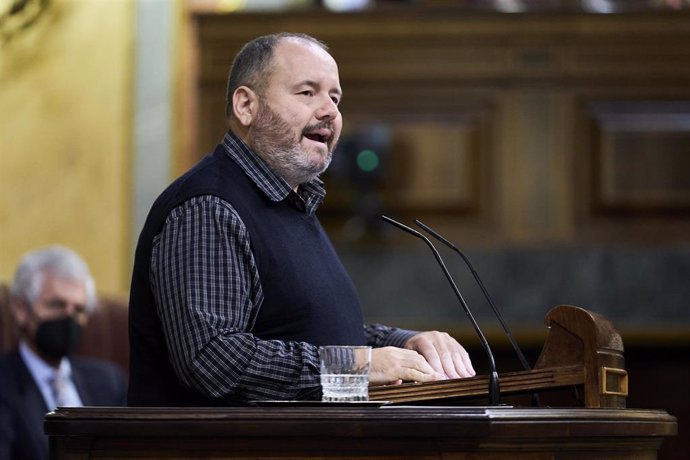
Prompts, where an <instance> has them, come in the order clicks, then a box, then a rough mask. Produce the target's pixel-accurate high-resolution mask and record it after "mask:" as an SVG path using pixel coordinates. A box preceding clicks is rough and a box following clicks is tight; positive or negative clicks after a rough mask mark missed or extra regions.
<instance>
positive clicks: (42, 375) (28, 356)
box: [19, 341, 72, 382]
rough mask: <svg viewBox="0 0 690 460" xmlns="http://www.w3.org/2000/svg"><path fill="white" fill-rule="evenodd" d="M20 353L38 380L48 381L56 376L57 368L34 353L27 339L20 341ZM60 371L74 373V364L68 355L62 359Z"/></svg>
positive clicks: (66, 373)
mask: <svg viewBox="0 0 690 460" xmlns="http://www.w3.org/2000/svg"><path fill="white" fill-rule="evenodd" d="M19 353H20V354H21V356H22V359H23V360H24V363H26V367H27V368H28V369H29V372H30V373H31V375H32V376H33V378H34V380H35V381H36V382H47V381H48V380H50V379H52V378H54V377H55V373H56V372H57V370H56V369H55V368H54V367H53V366H51V365H50V364H48V363H47V362H45V361H44V360H43V359H41V357H40V356H38V355H37V354H36V353H34V351H33V350H32V349H31V348H30V347H29V345H28V344H27V343H26V342H25V341H21V342H20V343H19ZM60 372H61V373H63V374H64V375H72V366H71V364H70V362H69V359H67V358H66V357H63V358H62V359H61V360H60Z"/></svg>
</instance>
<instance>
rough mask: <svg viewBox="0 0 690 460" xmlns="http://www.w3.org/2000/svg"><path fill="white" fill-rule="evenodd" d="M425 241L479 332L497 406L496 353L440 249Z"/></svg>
mask: <svg viewBox="0 0 690 460" xmlns="http://www.w3.org/2000/svg"><path fill="white" fill-rule="evenodd" d="M424 242H425V243H427V246H429V248H430V249H431V252H433V254H434V257H435V258H436V261H437V262H438V264H439V265H440V266H441V269H442V270H443V274H444V275H446V279H447V280H448V282H449V283H450V285H451V286H452V288H453V292H454V293H455V296H456V297H457V298H458V300H459V301H460V304H461V305H462V307H463V310H465V314H466V315H467V317H468V318H469V320H470V322H471V323H472V327H474V330H475V332H476V333H477V336H479V341H480V342H481V344H482V348H484V352H485V353H486V357H487V358H488V360H489V369H490V373H489V403H490V404H491V405H492V406H497V405H498V404H499V394H500V385H499V383H498V372H497V371H496V362H495V361H494V355H493V353H492V352H491V348H490V347H489V342H488V341H487V340H486V337H485V336H484V333H483V332H482V330H481V329H480V328H479V325H478V324H477V321H476V320H475V319H474V316H472V313H470V308H469V307H468V306H467V302H465V299H464V298H463V296H462V293H461V292H460V289H458V286H457V285H456V284H455V281H454V280H453V277H452V276H451V275H450V272H449V271H448V268H447V267H446V264H445V263H443V259H442V258H441V255H440V254H439V253H438V250H437V249H436V248H435V247H434V245H433V244H431V242H430V241H428V240H426V239H424Z"/></svg>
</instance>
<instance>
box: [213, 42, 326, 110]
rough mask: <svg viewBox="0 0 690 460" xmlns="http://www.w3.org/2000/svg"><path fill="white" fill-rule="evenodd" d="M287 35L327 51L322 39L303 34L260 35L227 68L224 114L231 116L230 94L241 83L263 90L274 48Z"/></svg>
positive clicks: (258, 90)
mask: <svg viewBox="0 0 690 460" xmlns="http://www.w3.org/2000/svg"><path fill="white" fill-rule="evenodd" d="M290 38H293V39H298V40H304V41H305V42H309V43H313V44H315V45H317V46H319V47H321V48H322V49H323V50H324V51H326V52H328V46H327V45H326V44H325V43H324V42H322V41H321V40H319V39H317V38H314V37H312V36H311V35H307V34H303V33H293V32H280V33H277V34H272V35H263V36H261V37H257V38H255V39H253V40H251V41H249V42H247V43H246V44H245V45H244V46H243V47H242V49H241V50H240V51H239V52H238V53H237V55H236V56H235V59H234V60H233V62H232V66H231V67H230V73H229V75H228V87H227V92H226V100H225V115H227V116H228V117H231V116H232V96H233V94H235V90H236V89H237V88H239V87H240V86H248V87H249V88H251V89H252V90H254V91H255V92H257V93H259V94H261V93H263V91H264V90H265V89H266V86H267V84H268V80H269V78H270V76H271V63H272V62H273V50H274V49H275V47H276V45H277V44H278V43H280V42H281V41H282V40H285V39H290Z"/></svg>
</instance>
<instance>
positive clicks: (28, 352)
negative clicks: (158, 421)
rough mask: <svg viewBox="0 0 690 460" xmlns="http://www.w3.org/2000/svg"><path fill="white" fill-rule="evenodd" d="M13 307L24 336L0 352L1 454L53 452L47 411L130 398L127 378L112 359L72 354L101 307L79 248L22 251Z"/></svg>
mask: <svg viewBox="0 0 690 460" xmlns="http://www.w3.org/2000/svg"><path fill="white" fill-rule="evenodd" d="M10 307H11V309H12V313H13V315H14V318H15V320H16V323H17V326H18V328H19V331H20V343H19V347H18V349H16V350H14V351H12V352H10V353H8V354H7V355H5V356H3V357H2V358H0V458H1V459H14V460H18V459H32V460H37V459H38V460H40V459H47V458H48V439H47V437H46V436H45V435H44V434H43V418H44V416H45V413H46V412H48V411H51V410H53V409H54V408H55V407H57V406H118V405H124V404H125V401H126V389H127V386H126V378H125V375H124V373H123V372H122V371H121V370H120V369H119V368H118V367H117V366H115V365H113V364H110V363H107V362H105V361H100V360H95V359H88V358H78V357H71V356H69V355H70V353H71V352H72V351H73V350H74V349H75V347H76V345H77V344H78V342H79V337H80V332H81V330H82V328H84V327H85V326H86V324H87V322H88V318H89V314H90V313H91V312H93V310H94V309H95V307H96V293H95V286H94V280H93V278H92V277H91V274H90V272H89V268H88V266H87V265H86V263H85V262H84V260H82V259H81V257H79V256H78V255H77V254H76V253H75V252H74V251H72V250H70V249H67V248H65V247H61V246H50V247H47V248H44V249H39V250H36V251H33V252H29V253H27V254H26V255H24V257H23V258H22V260H21V262H20V264H19V266H18V268H17V271H16V273H15V276H14V281H13V284H12V289H11V298H10Z"/></svg>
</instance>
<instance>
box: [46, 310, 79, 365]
mask: <svg viewBox="0 0 690 460" xmlns="http://www.w3.org/2000/svg"><path fill="white" fill-rule="evenodd" d="M80 336H81V326H80V325H79V323H77V322H76V321H75V320H74V318H73V317H71V316H65V317H62V318H58V319H53V320H50V321H43V322H41V323H40V324H39V325H38V330H36V346H37V347H38V349H39V350H41V352H43V353H45V354H46V355H47V356H50V357H51V358H55V359H60V358H62V357H63V356H66V355H68V354H70V353H72V352H73V351H74V349H75V348H76V347H77V344H78V343H79V338H80Z"/></svg>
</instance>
